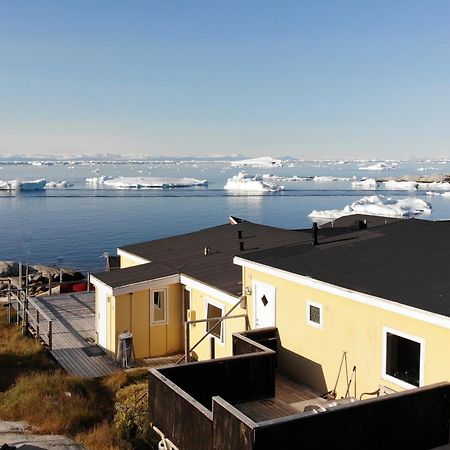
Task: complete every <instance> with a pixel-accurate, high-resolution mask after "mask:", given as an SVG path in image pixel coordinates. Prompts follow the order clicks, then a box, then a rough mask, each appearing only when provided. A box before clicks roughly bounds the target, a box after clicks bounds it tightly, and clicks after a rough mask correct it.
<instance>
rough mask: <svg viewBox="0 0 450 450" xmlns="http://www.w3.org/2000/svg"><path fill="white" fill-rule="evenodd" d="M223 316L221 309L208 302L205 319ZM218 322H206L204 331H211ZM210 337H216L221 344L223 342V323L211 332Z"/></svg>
mask: <svg viewBox="0 0 450 450" xmlns="http://www.w3.org/2000/svg"><path fill="white" fill-rule="evenodd" d="M222 316H223V308H222V307H219V306H216V305H214V304H212V303H211V302H210V301H208V302H207V303H206V318H207V319H216V318H219V317H222ZM217 322H219V320H208V321H207V322H206V331H207V332H208V331H209V330H211V329H212V328H213V327H214V325H215V324H216V323H217ZM210 334H211V336H214V337H216V338H217V339H219V340H220V341H221V342H223V321H222V322H221V323H220V325H217V326H216V327H215V328H214V329H213V331H211V333H210Z"/></svg>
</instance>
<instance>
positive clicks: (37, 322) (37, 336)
mask: <svg viewBox="0 0 450 450" xmlns="http://www.w3.org/2000/svg"><path fill="white" fill-rule="evenodd" d="M36 339H39V310H38V309H36Z"/></svg>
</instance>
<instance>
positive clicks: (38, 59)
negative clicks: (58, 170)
mask: <svg viewBox="0 0 450 450" xmlns="http://www.w3.org/2000/svg"><path fill="white" fill-rule="evenodd" d="M0 23H1V27H0V156H4V155H7V154H30V155H32V154H55V155H59V154H81V153H84V154H86V153H116V154H122V155H127V154H130V155H131V154H133V155H136V154H153V155H196V156H203V155H225V154H235V153H240V154H243V155H246V156H263V155H270V156H272V157H280V156H285V155H290V156H293V157H297V158H358V157H370V158H392V159H394V158H411V157H442V156H447V157H449V156H450V26H449V24H450V2H449V1H447V0H445V1H439V0H423V1H415V0H407V1H403V0H395V1H392V0H389V1H383V0H373V1H369V0H355V1H346V0H339V1H337V0H336V1H324V0H323V1H322V0H317V1H301V0H293V1H290V0H273V1H265V0H245V1H242V0H241V1H233V0H227V1H218V0H205V1H203V0H197V1H187V0H161V1H159V0H145V1H137V0H126V1H125V0H123V1H117V0H107V1H103V0H95V1H92V0H72V1H60V0H55V1H50V0H48V1H42V0H28V1H22V0H15V1H13V0H0Z"/></svg>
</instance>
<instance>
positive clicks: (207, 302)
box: [205, 298, 225, 345]
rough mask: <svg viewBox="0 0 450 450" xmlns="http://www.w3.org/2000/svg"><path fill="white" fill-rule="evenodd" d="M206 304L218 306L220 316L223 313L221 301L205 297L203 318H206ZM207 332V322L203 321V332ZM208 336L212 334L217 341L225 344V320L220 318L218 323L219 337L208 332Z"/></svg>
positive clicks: (223, 308)
mask: <svg viewBox="0 0 450 450" xmlns="http://www.w3.org/2000/svg"><path fill="white" fill-rule="evenodd" d="M208 305H212V306H215V307H216V308H219V309H220V310H221V311H222V313H221V317H223V316H224V315H225V305H224V304H223V303H220V302H217V301H215V300H212V299H210V298H206V299H205V319H207V318H208ZM207 332H208V322H207V321H206V322H205V333H207ZM209 336H212V337H213V338H214V339H215V340H216V341H217V342H219V343H220V344H222V345H225V320H222V322H221V324H220V336H221V337H220V338H218V337H217V336H214V335H213V334H212V333H209Z"/></svg>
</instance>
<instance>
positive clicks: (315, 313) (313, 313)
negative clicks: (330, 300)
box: [309, 305, 320, 325]
mask: <svg viewBox="0 0 450 450" xmlns="http://www.w3.org/2000/svg"><path fill="white" fill-rule="evenodd" d="M309 320H310V321H311V322H314V323H317V325H320V308H318V307H317V306H313V305H309Z"/></svg>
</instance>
